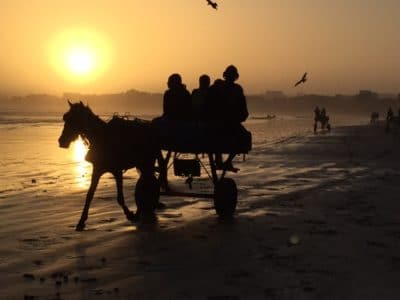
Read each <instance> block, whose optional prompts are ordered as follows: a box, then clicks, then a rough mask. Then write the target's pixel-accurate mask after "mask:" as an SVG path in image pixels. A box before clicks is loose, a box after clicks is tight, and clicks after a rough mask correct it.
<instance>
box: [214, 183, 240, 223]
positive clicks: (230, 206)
mask: <svg viewBox="0 0 400 300" xmlns="http://www.w3.org/2000/svg"><path fill="white" fill-rule="evenodd" d="M236 204H237V188H236V183H235V181H233V179H231V178H223V179H221V180H220V181H218V183H217V184H216V185H215V188H214V207H215V211H216V212H217V214H218V216H220V217H232V216H233V214H234V213H235V210H236Z"/></svg>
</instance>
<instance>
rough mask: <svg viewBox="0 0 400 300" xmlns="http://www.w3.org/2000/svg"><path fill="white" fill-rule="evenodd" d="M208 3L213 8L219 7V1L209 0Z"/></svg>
mask: <svg viewBox="0 0 400 300" xmlns="http://www.w3.org/2000/svg"><path fill="white" fill-rule="evenodd" d="M207 5H211V7H212V8H214V9H218V4H217V2H212V1H211V0H207Z"/></svg>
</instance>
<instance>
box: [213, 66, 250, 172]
mask: <svg viewBox="0 0 400 300" xmlns="http://www.w3.org/2000/svg"><path fill="white" fill-rule="evenodd" d="M222 76H223V78H224V80H220V79H217V80H216V81H215V83H214V84H213V86H212V87H211V99H212V108H211V109H209V110H210V112H209V115H210V116H211V119H212V121H214V122H219V123H220V124H224V127H232V128H234V127H236V126H237V125H238V124H240V123H242V122H244V121H246V119H247V117H248V116H249V112H248V110H247V103H246V97H245V95H244V92H243V89H242V87H241V86H240V85H239V84H237V83H235V81H237V80H238V79H239V72H238V70H237V68H236V67H235V66H233V65H230V66H228V67H227V68H226V69H225V71H224V73H223V74H222ZM211 110H212V111H211ZM215 161H216V165H217V168H218V169H221V168H223V163H222V154H220V153H217V154H216V156H215ZM227 170H230V171H236V170H237V169H236V168H234V167H233V166H232V165H231V164H230V165H229V166H227Z"/></svg>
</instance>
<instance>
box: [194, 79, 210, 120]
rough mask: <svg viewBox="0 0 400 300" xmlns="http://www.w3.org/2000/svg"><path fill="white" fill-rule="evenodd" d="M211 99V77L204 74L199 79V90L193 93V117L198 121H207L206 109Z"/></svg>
mask: <svg viewBox="0 0 400 300" xmlns="http://www.w3.org/2000/svg"><path fill="white" fill-rule="evenodd" d="M209 97H210V76H208V75H206V74H204V75H201V76H200V78H199V88H197V89H194V90H193V92H192V116H193V118H194V119H195V120H196V121H205V120H206V119H207V116H206V109H207V107H208V105H209V104H208V102H209Z"/></svg>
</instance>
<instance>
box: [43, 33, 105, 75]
mask: <svg viewBox="0 0 400 300" xmlns="http://www.w3.org/2000/svg"><path fill="white" fill-rule="evenodd" d="M50 55H51V62H52V65H53V67H54V69H55V70H57V72H58V73H59V74H60V75H61V76H62V77H64V78H65V79H68V80H71V81H77V82H86V81H93V80H95V79H97V78H98V77H99V76H100V75H102V74H103V73H104V72H105V70H106V69H107V68H108V66H109V64H110V43H108V42H107V41H106V39H105V38H104V37H103V36H101V35H100V34H99V33H98V32H95V31H90V30H87V29H73V30H72V29H71V30H68V31H64V32H62V33H60V34H59V35H57V36H56V37H55V38H54V39H53V41H52V43H51V46H50Z"/></svg>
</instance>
